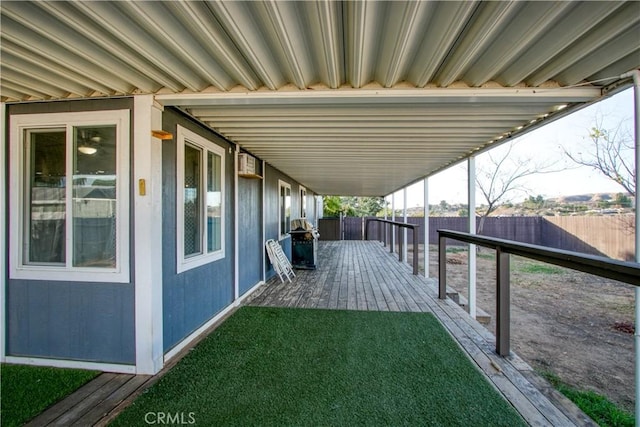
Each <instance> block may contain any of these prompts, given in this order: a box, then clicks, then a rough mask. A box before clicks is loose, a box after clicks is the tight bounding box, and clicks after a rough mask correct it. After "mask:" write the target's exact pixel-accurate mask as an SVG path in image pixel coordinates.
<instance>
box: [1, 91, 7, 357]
mask: <svg viewBox="0 0 640 427" xmlns="http://www.w3.org/2000/svg"><path fill="white" fill-rule="evenodd" d="M6 108H7V107H6V104H5V103H4V102H0V121H1V123H2V126H0V129H2V131H1V132H0V177H1V178H2V179H0V181H1V183H0V301H2V304H0V362H4V361H5V357H6V354H5V353H6V349H5V344H4V343H5V337H6V327H7V322H6V321H5V316H6V312H5V301H6V297H7V281H6V279H7V278H8V277H9V275H8V272H7V263H6V261H5V260H6V259H7V258H6V256H7V238H8V237H9V236H8V235H7V234H5V230H6V224H7V223H6V221H7V212H9V210H8V206H7V205H6V203H5V202H6V200H7V199H6V194H7V193H6V191H7V190H8V189H7V188H6V187H7V181H6V179H5V178H6V177H7V169H6V168H8V166H9V165H8V163H7V159H6V158H5V153H6V152H7V151H6V150H7V140H6V138H5V135H6V132H5V131H4V130H5V129H7V125H8V123H7V120H6V117H7V116H6Z"/></svg>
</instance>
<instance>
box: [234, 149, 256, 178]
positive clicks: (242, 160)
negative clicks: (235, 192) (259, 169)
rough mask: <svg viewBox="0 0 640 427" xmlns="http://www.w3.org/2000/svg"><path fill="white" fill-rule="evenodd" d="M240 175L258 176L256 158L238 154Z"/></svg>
mask: <svg viewBox="0 0 640 427" xmlns="http://www.w3.org/2000/svg"><path fill="white" fill-rule="evenodd" d="M238 175H256V158H255V157H253V156H251V155H249V154H247V153H240V154H238Z"/></svg>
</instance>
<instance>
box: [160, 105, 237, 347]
mask: <svg viewBox="0 0 640 427" xmlns="http://www.w3.org/2000/svg"><path fill="white" fill-rule="evenodd" d="M178 125H180V126H183V127H184V128H187V129H189V130H191V131H193V132H195V133H197V134H198V135H200V136H202V137H204V138H206V139H207V140H209V141H211V142H213V143H215V144H217V145H219V146H221V147H223V148H225V153H226V154H225V191H226V192H225V201H224V203H225V257H224V258H223V259H220V260H217V261H215V262H212V263H209V264H206V265H202V266H200V267H196V268H193V269H190V270H187V271H184V272H182V273H180V274H178V273H177V248H176V239H177V236H176V213H177V212H176V208H177V205H176V156H177V145H176V140H175V138H174V139H171V140H165V141H163V145H162V213H163V216H162V230H163V232H162V269H163V274H162V275H163V280H162V282H163V283H162V286H163V290H162V296H163V303H162V309H163V341H164V350H165V352H166V351H168V350H169V349H171V348H172V347H173V346H175V345H176V344H178V343H179V342H180V341H182V340H183V339H184V338H186V337H187V336H188V335H190V334H191V333H192V332H194V331H195V330H196V329H198V328H199V327H200V326H202V325H203V324H204V323H206V322H207V321H208V320H210V319H211V318H212V317H214V316H215V315H216V314H217V313H218V312H220V311H221V310H223V309H224V308H225V307H227V306H228V305H229V304H231V302H232V301H233V294H234V240H235V236H234V215H235V214H236V213H235V212H234V199H233V197H234V188H233V186H234V173H235V171H234V167H233V165H234V155H233V153H232V152H230V150H229V148H230V147H231V145H230V144H229V143H228V142H227V141H225V140H224V139H222V138H221V137H219V136H218V135H216V134H215V133H214V132H212V131H211V130H208V129H207V128H206V127H204V126H203V125H201V124H199V123H197V122H196V121H194V120H192V119H190V118H188V117H187V116H185V115H183V114H182V113H180V112H179V111H176V110H173V109H165V111H164V113H163V116H162V128H163V130H165V131H168V132H171V133H173V135H174V136H175V135H177V126H178Z"/></svg>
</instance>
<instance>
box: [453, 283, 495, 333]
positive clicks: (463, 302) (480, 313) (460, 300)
mask: <svg viewBox="0 0 640 427" xmlns="http://www.w3.org/2000/svg"><path fill="white" fill-rule="evenodd" d="M447 297H448V298H450V299H452V300H453V301H454V302H455V303H456V304H458V305H459V306H460V307H462V308H464V310H465V311H466V312H467V313H468V312H469V309H468V304H467V303H468V301H467V299H466V298H465V297H464V296H463V295H460V292H458V291H456V290H455V289H452V288H448V289H447ZM476 320H477V321H478V322H479V323H481V324H483V325H488V324H489V323H491V315H490V314H489V313H487V312H486V311H484V310H483V309H481V308H480V307H478V306H477V305H476Z"/></svg>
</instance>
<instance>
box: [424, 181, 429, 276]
mask: <svg viewBox="0 0 640 427" xmlns="http://www.w3.org/2000/svg"><path fill="white" fill-rule="evenodd" d="M423 228H424V277H426V278H427V279H428V278H429V178H425V179H424V227H423Z"/></svg>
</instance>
